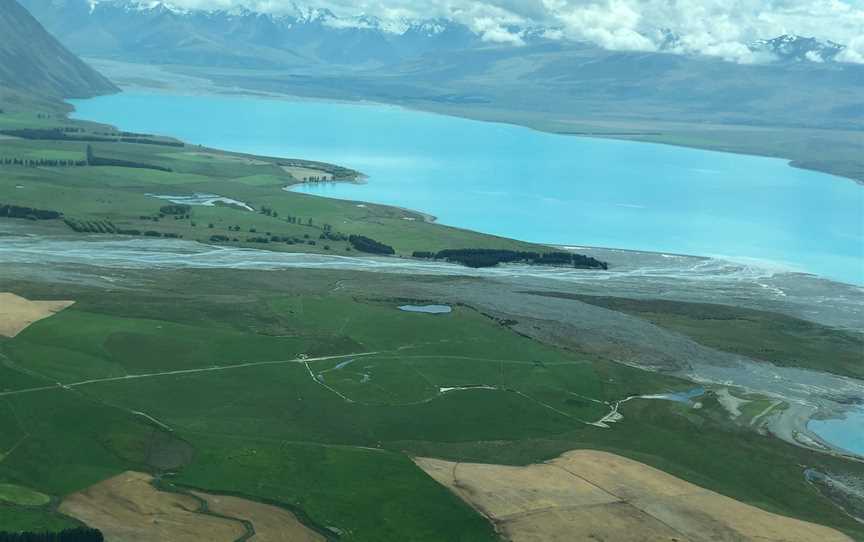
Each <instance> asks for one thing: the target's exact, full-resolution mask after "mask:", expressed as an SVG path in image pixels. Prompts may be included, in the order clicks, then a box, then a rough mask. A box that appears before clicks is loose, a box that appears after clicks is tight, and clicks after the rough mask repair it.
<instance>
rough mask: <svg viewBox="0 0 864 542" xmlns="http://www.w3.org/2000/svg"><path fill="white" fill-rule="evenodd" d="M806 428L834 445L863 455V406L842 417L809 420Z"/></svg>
mask: <svg viewBox="0 0 864 542" xmlns="http://www.w3.org/2000/svg"><path fill="white" fill-rule="evenodd" d="M807 428H808V429H810V430H811V431H813V432H814V433H816V434H817V435H819V436H820V437H822V438H823V439H825V440H826V441H828V442H830V443H831V444H833V445H834V446H837V447H838V448H842V449H844V450H846V451H849V452H852V453H855V454H858V455H859V456H862V457H864V406H859V407H857V408H855V409H852V410H850V411H849V412H847V413H846V414H845V415H844V416H843V417H842V418H832V419H827V420H811V421H810V423H808V424H807Z"/></svg>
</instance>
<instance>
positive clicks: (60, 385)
mask: <svg viewBox="0 0 864 542" xmlns="http://www.w3.org/2000/svg"><path fill="white" fill-rule="evenodd" d="M378 353H379V352H361V353H359V354H338V355H333V356H319V357H315V358H304V357H300V358H294V359H283V360H275V361H252V362H246V363H237V364H234V365H216V366H212V367H198V368H195V369H178V370H174V371H163V372H159V373H144V374H132V375H124V376H111V377H106V378H94V379H91V380H82V381H80V382H71V383H69V384H63V383H60V382H57V383H56V384H54V385H51V386H39V387H36V388H25V389H21V390H11V391H4V392H0V397H7V396H10V395H21V394H24V393H34V392H39V391H47V390H56V389H67V390H68V389H72V388H77V387H80V386H86V385H88V384H100V383H103V382H122V381H128V380H136V379H141V378H156V377H160V376H172V375H186V374H195V373H209V372H214V371H229V370H232V369H242V368H245V367H259V366H263V365H282V364H286V363H304V364H308V363H309V362H310V361H325V360H328V359H339V358H346V357H360V356H371V355H374V354H378ZM307 366H308V365H307Z"/></svg>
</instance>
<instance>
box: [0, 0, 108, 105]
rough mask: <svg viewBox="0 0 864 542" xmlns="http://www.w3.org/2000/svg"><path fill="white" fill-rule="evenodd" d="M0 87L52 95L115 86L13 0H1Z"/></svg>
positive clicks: (88, 92) (89, 93) (88, 93)
mask: <svg viewBox="0 0 864 542" xmlns="http://www.w3.org/2000/svg"><path fill="white" fill-rule="evenodd" d="M0 36H3V38H2V39H0V87H5V88H8V89H12V90H13V91H18V92H22V93H35V94H39V95H42V96H47V97H53V98H85V97H89V96H94V95H97V94H105V93H109V92H114V91H116V90H117V88H116V87H115V86H114V85H113V84H112V83H111V82H110V81H108V79H106V78H105V77H103V76H102V75H100V74H99V73H97V72H96V71H95V70H93V69H92V68H91V67H90V66H88V65H87V64H85V63H84V62H82V61H81V60H80V59H79V58H78V57H76V56H75V55H73V54H72V53H70V52H69V51H68V50H66V48H64V47H63V46H62V45H60V43H59V42H58V41H57V40H56V39H54V37H52V36H51V35H50V34H49V33H48V32H47V31H46V30H45V29H44V28H43V27H42V25H40V24H39V23H38V22H37V21H36V19H34V18H33V16H31V15H30V13H29V12H28V11H27V10H26V9H24V8H23V7H22V6H20V5H19V4H18V3H17V2H16V1H15V0H0Z"/></svg>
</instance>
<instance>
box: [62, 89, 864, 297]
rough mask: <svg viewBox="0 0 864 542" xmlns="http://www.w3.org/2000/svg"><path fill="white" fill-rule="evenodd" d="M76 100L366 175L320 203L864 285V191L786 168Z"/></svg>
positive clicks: (581, 142) (554, 141)
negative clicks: (356, 204)
mask: <svg viewBox="0 0 864 542" xmlns="http://www.w3.org/2000/svg"><path fill="white" fill-rule="evenodd" d="M74 104H75V106H76V107H77V112H76V114H75V116H76V117H77V118H82V119H88V120H95V121H101V122H107V123H111V124H114V125H116V126H118V127H119V128H121V129H124V130H131V131H143V132H156V133H161V134H167V135H172V136H175V137H178V138H181V139H183V140H185V141H187V142H190V143H197V144H203V145H207V146H212V147H218V148H223V149H230V150H234V151H242V152H249V153H257V154H265V155H275V156H284V157H296V158H306V159H312V160H322V161H327V162H334V163H338V164H340V165H344V166H347V167H351V168H354V169H358V170H360V171H362V172H364V173H365V174H367V175H368V176H369V179H368V183H367V184H363V185H353V184H342V183H339V184H336V183H329V184H317V185H308V186H303V187H300V188H298V190H300V191H303V192H307V193H310V194H318V195H322V196H329V197H337V198H346V199H356V200H366V201H371V202H376V203H385V204H392V205H398V206H402V207H408V208H412V209H416V210H419V211H424V212H427V213H430V214H433V215H435V216H437V217H438V219H439V220H440V221H441V222H443V223H445V224H449V225H454V226H460V227H465V228H470V229H473V230H479V231H483V232H488V233H494V234H498V235H504V236H508V237H514V238H517V239H523V240H528V241H537V242H544V243H555V244H566V245H591V246H605V247H618V248H628V249H636V250H650V251H659V252H677V253H685V254H696V255H703V256H719V257H725V258H727V259H733V260H741V261H744V262H753V263H754V264H756V265H760V266H766V267H771V268H776V269H790V270H799V271H806V272H810V273H815V274H818V275H822V276H825V277H829V278H832V279H836V280H841V281H844V282H849V283H854V284H864V187H862V186H859V185H856V184H855V183H854V182H853V181H850V180H848V179H842V178H838V177H833V176H830V175H826V174H822V173H816V172H812V171H805V170H800V169H795V168H792V167H789V166H788V165H787V164H786V162H785V161H783V160H778V159H772V158H762V157H753V156H744V155H736V154H728V153H720V152H709V151H699V150H693V149H685V148H679V147H672V146H664V145H655V144H648V143H635V142H624V141H611V140H600V139H586V138H578V137H572V136H562V135H554V134H546V133H542V132H537V131H534V130H530V129H528V128H523V127H518V126H511V125H505V124H495V123H485V122H478V121H472V120H466V119H460V118H454V117H447V116H441V115H435V114H429V113H422V112H416V111H410V110H405V109H401V108H397V107H391V106H383V105H367V104H345V103H329V102H315V101H296V102H295V101H286V100H269V99H260V98H242V97H220V96H181V95H171V94H158V93H152V94H147V93H123V94H117V95H113V96H105V97H100V98H95V99H91V100H79V101H75V102H74ZM166 152H167V150H166Z"/></svg>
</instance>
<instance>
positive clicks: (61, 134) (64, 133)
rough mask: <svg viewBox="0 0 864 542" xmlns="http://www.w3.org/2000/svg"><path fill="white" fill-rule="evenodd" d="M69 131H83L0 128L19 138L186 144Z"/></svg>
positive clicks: (0, 132) (3, 132) (74, 129)
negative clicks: (74, 133) (71, 133)
mask: <svg viewBox="0 0 864 542" xmlns="http://www.w3.org/2000/svg"><path fill="white" fill-rule="evenodd" d="M69 132H83V131H82V130H80V129H78V128H17V129H12V130H0V134H3V135H8V136H12V137H20V138H21V139H36V140H38V139H41V140H46V141H91V142H103V143H118V142H119V143H138V144H141V145H162V146H165V147H185V146H186V144H185V143H183V142H182V141H172V140H162V139H148V138H147V137H140V136H139V135H138V134H134V136H132V137H126V136H124V134H125V133H129V134H132V132H121V133H120V134H119V135H120V136H121V137H116V136H117V135H118V134H109V133H106V132H103V134H104V135H103V136H99V135H88V134H83V135H72V136H70V135H69ZM141 135H144V134H141ZM105 136H109V137H105ZM110 136H115V137H110Z"/></svg>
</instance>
